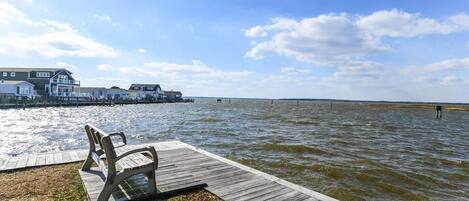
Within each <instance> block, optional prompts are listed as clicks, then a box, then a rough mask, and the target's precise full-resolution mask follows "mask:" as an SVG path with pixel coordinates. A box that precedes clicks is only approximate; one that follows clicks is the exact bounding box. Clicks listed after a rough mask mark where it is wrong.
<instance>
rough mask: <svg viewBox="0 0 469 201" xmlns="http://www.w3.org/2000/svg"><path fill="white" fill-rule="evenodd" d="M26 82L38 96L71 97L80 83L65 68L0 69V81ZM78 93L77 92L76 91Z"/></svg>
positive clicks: (74, 94)
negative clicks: (32, 86) (31, 85)
mask: <svg viewBox="0 0 469 201" xmlns="http://www.w3.org/2000/svg"><path fill="white" fill-rule="evenodd" d="M2 79H3V80H10V81H27V82H29V83H31V84H33V85H34V90H35V91H36V92H37V93H38V95H40V96H46V97H49V96H50V97H71V96H77V93H75V92H74V91H75V90H76V89H79V88H80V82H79V81H77V80H75V78H73V77H72V72H70V71H69V70H67V69H65V68H10V67H8V68H5V67H0V80H2ZM78 91H79V90H78Z"/></svg>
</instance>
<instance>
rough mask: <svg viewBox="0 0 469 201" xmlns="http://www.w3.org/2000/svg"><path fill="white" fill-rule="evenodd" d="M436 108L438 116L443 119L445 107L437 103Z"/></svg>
mask: <svg viewBox="0 0 469 201" xmlns="http://www.w3.org/2000/svg"><path fill="white" fill-rule="evenodd" d="M435 109H436V118H437V119H441V118H442V117H443V114H442V113H443V107H442V106H441V105H437V106H436V107H435Z"/></svg>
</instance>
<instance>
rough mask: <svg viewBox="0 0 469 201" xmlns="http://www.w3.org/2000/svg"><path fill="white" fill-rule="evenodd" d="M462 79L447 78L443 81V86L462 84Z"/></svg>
mask: <svg viewBox="0 0 469 201" xmlns="http://www.w3.org/2000/svg"><path fill="white" fill-rule="evenodd" d="M461 81H462V79H461V78H458V77H455V76H445V77H444V78H443V79H442V80H441V84H442V85H453V84H457V83H459V82H461Z"/></svg>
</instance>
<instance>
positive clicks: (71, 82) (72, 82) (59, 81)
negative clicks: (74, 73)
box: [51, 78, 80, 86]
mask: <svg viewBox="0 0 469 201" xmlns="http://www.w3.org/2000/svg"><path fill="white" fill-rule="evenodd" d="M51 83H52V84H67V85H76V86H80V81H77V80H69V79H58V78H57V79H52V82H51Z"/></svg>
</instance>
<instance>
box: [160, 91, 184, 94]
mask: <svg viewBox="0 0 469 201" xmlns="http://www.w3.org/2000/svg"><path fill="white" fill-rule="evenodd" d="M164 93H165V94H174V95H182V93H181V92H180V91H164Z"/></svg>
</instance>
